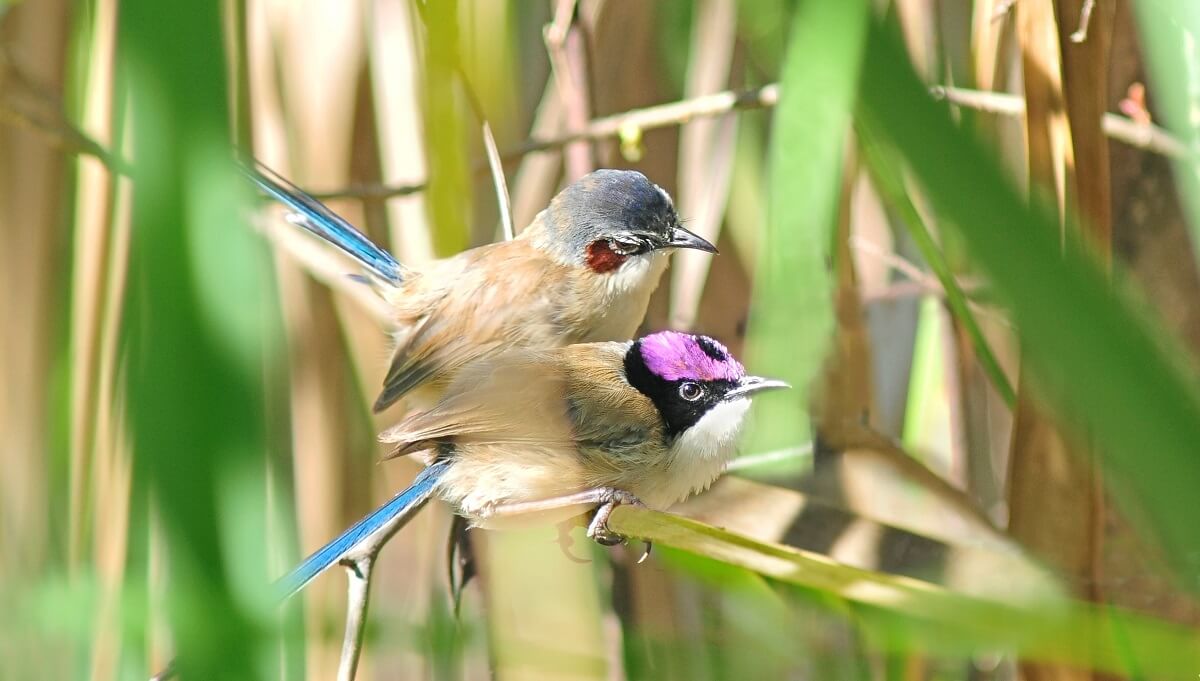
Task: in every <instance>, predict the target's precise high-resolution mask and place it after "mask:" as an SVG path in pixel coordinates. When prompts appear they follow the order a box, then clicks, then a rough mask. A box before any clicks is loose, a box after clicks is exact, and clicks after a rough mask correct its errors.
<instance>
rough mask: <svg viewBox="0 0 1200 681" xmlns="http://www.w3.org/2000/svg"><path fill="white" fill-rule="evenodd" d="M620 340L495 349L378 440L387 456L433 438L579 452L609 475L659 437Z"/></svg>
mask: <svg viewBox="0 0 1200 681" xmlns="http://www.w3.org/2000/svg"><path fill="white" fill-rule="evenodd" d="M627 347H628V343H587V344H579V345H571V346H568V347H565V348H558V349H553V350H545V351H528V350H526V351H521V350H512V351H507V352H504V353H500V354H499V355H497V356H496V357H494V358H491V359H487V360H483V361H480V362H476V363H474V364H472V365H471V366H469V367H467V368H466V369H464V370H463V371H462V372H461V373H460V374H459V375H458V377H457V378H456V379H455V380H454V381H453V383H451V385H450V386H449V387H448V388H447V390H446V394H445V395H444V396H443V397H442V399H441V400H440V401H439V402H438V404H437V405H436V406H435V407H433V408H432V409H429V410H427V411H422V412H418V413H414V414H411V415H409V416H408V417H407V418H405V419H404V420H403V421H401V422H400V423H399V424H398V425H396V426H394V427H393V428H390V429H388V430H387V431H385V432H384V433H383V434H381V435H380V439H381V440H382V441H384V442H391V443H394V444H395V445H396V449H395V450H393V451H392V453H391V455H390V456H389V457H388V458H391V457H394V456H402V455H405V454H409V453H412V452H416V451H420V450H424V449H430V448H433V447H436V446H437V445H438V444H441V443H450V444H462V445H469V444H491V445H506V446H507V445H514V446H517V447H526V448H537V449H539V450H554V451H562V452H564V453H570V454H571V455H572V456H580V457H586V458H588V459H591V460H592V464H593V465H592V466H591V469H592V470H594V471H595V473H596V474H598V475H599V474H604V473H613V474H615V473H616V472H618V471H619V470H622V469H624V468H626V467H627V466H628V465H629V464H630V463H633V462H632V461H630V460H629V458H628V457H630V456H638V455H640V454H641V453H643V452H644V450H646V447H645V445H646V443H647V442H652V441H657V440H661V438H662V430H661V420H660V417H659V415H658V412H657V410H655V408H654V405H653V403H651V402H650V400H649V399H648V398H646V397H645V396H644V395H642V394H641V393H639V392H638V391H636V390H635V389H633V388H632V387H631V386H629V384H628V383H627V382H625V379H624V377H623V372H622V370H621V367H622V358H623V356H624V352H625V349H626V348H627ZM602 477H607V476H602Z"/></svg>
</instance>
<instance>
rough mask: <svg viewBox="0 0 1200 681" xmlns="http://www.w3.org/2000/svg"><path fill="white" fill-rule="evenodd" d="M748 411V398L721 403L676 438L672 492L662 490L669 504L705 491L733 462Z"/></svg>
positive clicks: (672, 460) (673, 454)
mask: <svg viewBox="0 0 1200 681" xmlns="http://www.w3.org/2000/svg"><path fill="white" fill-rule="evenodd" d="M748 409H750V400H749V398H744V397H743V398H741V399H736V400H732V401H729V402H721V403H719V404H717V405H716V406H714V407H713V408H712V409H709V410H708V412H707V413H705V414H704V416H701V417H700V420H699V421H697V422H696V425H694V426H692V427H691V428H688V429H687V430H685V431H683V433H681V434H680V435H679V438H678V439H677V440H676V441H675V446H674V447H673V451H672V452H671V454H672V457H671V469H672V470H671V484H670V487H671V489H670V490H669V491H668V490H664V492H665V493H664V496H669V497H671V498H672V500H671V501H670V502H668V503H674V502H675V501H681V500H683V499H685V498H686V497H688V496H690V495H692V494H695V493H696V492H701V491H703V490H705V489H708V486H709V485H711V484H712V483H713V481H714V480H716V479H717V477H718V476H719V475H721V471H723V470H724V469H725V463H726V462H728V461H729V459H731V458H733V454H734V450H735V448H736V446H737V440H738V435H739V434H740V433H741V431H742V423H743V421H745V417H746V411H747V410H748Z"/></svg>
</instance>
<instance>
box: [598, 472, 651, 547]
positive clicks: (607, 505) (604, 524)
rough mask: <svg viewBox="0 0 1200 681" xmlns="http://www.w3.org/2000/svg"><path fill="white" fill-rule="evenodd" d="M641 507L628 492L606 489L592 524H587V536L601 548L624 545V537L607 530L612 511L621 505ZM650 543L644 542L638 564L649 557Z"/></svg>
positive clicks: (638, 501)
mask: <svg viewBox="0 0 1200 681" xmlns="http://www.w3.org/2000/svg"><path fill="white" fill-rule="evenodd" d="M623 504H624V505H629V506H641V507H643V508H644V507H645V506H646V505H645V504H643V503H642V501H641V499H638V498H637V497H635V496H633V495H632V494H630V493H629V492H626V491H624V490H619V489H607V490H605V494H604V496H603V497H602V498H601V500H600V506H599V507H598V508H597V509H596V514H595V515H594V516H592V522H591V523H590V524H588V529H587V536H588V538H589V539H591V540H593V541H595V542H596V543H597V544H600V545H602V546H616V545H617V544H623V543H625V537H623V536H621V535H619V534H617V533H616V532H613V531H612V530H610V529H608V519H609V517H610V516H611V515H612V512H613V509H615V508H616V507H617V506H621V505H623ZM651 546H652V545H651V543H650V542H646V550H645V552H643V553H642V557H641V558H639V559H638V563H641V562H642V561H644V560H646V558H647V557H648V556H649V555H650V549H651Z"/></svg>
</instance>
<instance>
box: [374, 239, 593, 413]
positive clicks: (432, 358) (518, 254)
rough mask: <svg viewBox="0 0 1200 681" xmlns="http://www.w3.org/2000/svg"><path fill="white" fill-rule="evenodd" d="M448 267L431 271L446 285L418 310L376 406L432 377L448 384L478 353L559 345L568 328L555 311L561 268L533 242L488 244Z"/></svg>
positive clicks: (422, 299) (379, 407)
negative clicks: (535, 248)
mask: <svg viewBox="0 0 1200 681" xmlns="http://www.w3.org/2000/svg"><path fill="white" fill-rule="evenodd" d="M442 269H443V270H444V271H439V272H434V273H431V275H430V276H428V277H426V279H427V280H440V281H442V282H443V288H442V289H441V290H440V291H439V295H437V296H421V297H420V300H419V303H418V304H420V305H422V306H424V308H423V309H419V310H413V311H412V318H413V319H414V320H417V321H416V322H415V323H414V324H413V325H412V327H411V329H410V330H409V331H408V332H407V333H405V334H403V335H402V336H401V338H400V339H399V344H398V345H397V346H396V349H395V351H394V354H393V356H392V363H391V366H390V367H389V368H388V373H387V376H386V377H385V379H384V383H383V389H382V391H381V392H380V395H379V398H378V399H377V400H376V402H375V411H382V410H383V409H385V408H387V407H388V406H390V405H391V404H393V403H394V402H396V400H398V399H400V398H401V397H403V396H404V395H405V394H406V393H408V392H409V391H411V390H413V389H414V388H417V387H418V386H420V385H422V384H424V383H427V382H432V383H434V384H437V385H444V384H445V383H446V382H447V379H449V378H450V377H452V376H454V375H455V374H457V373H458V371H459V370H460V369H461V368H462V367H464V366H466V365H467V364H469V363H471V362H473V361H475V360H478V359H480V358H485V357H489V356H492V355H495V354H498V353H499V352H502V351H503V350H504V349H505V348H511V347H552V346H554V345H556V344H558V342H559V340H560V339H561V337H562V335H563V334H562V332H561V331H560V330H559V329H558V328H556V319H555V312H554V308H555V301H556V300H561V298H562V292H561V291H560V290H559V289H560V288H561V286H562V285H563V282H562V281H560V279H561V277H559V276H556V274H557V273H558V272H557V270H558V268H557V266H555V265H552V264H549V263H547V261H546V259H545V258H544V257H542V256H540V255H539V254H538V253H536V252H535V251H533V249H532V248H531V247H530V246H529V245H528V244H526V243H525V242H523V241H520V240H518V241H510V242H505V243H499V244H492V245H490V246H484V247H481V248H478V249H475V250H474V251H470V252H467V253H464V254H462V255H461V256H459V257H458V258H454V259H452V260H451V261H449V262H447V263H445V264H444V265H443V266H442ZM401 304H403V301H402V302H401ZM566 340H567V341H568V342H569V340H570V339H569V338H568V339H566Z"/></svg>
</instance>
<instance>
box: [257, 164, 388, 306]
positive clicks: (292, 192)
mask: <svg viewBox="0 0 1200 681" xmlns="http://www.w3.org/2000/svg"><path fill="white" fill-rule="evenodd" d="M242 172H244V173H245V174H246V176H247V177H249V178H250V179H251V180H253V181H254V183H255V184H257V185H258V186H259V188H260V189H262V190H263V191H264V192H266V193H267V194H269V195H270V196H271V197H272V198H274V199H275V200H277V201H279V202H280V203H282V204H284V205H285V206H287V207H288V208H290V209H291V210H293V211H295V212H296V213H297V214H298V215H300V216H301V218H303V219H302V220H300V221H299V223H300V224H301V225H302V226H303V227H304V228H305V229H307V230H308V231H309V232H312V233H313V234H315V235H317V236H318V237H320V238H322V239H324V240H325V241H328V242H329V243H331V244H333V245H334V246H337V247H338V248H339V249H341V250H342V251H343V252H344V253H346V254H347V255H349V256H350V257H352V258H354V259H355V260H357V261H358V262H359V263H361V264H362V266H363V267H366V268H367V269H368V270H370V271H371V272H372V273H374V274H375V275H376V276H378V277H380V278H381V279H383V280H384V281H386V282H389V283H391V284H399V283H400V282H401V281H403V280H404V266H403V265H401V264H400V262H399V261H397V260H396V258H395V257H394V256H393V255H392V254H391V253H388V252H387V251H385V250H383V249H382V248H380V247H379V246H376V245H375V244H374V243H372V242H371V240H370V239H368V238H367V236H366V235H365V234H363V233H362V232H360V231H358V230H357V229H355V228H354V226H353V225H351V224H350V223H349V222H347V221H346V220H345V218H343V217H342V216H340V215H338V214H337V213H334V212H333V211H332V210H330V209H329V207H328V206H326V205H325V204H323V203H321V202H320V201H318V200H317V199H315V198H313V197H312V196H311V195H309V194H308V193H306V192H305V191H304V190H303V189H300V188H299V187H297V186H296V185H294V184H292V183H291V182H289V181H287V180H286V179H284V178H283V177H282V176H280V175H279V174H278V173H276V172H275V171H273V170H271V169H270V168H268V167H266V166H264V165H263V164H261V163H258V162H257V161H255V162H254V167H253V168H250V167H246V166H242Z"/></svg>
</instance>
